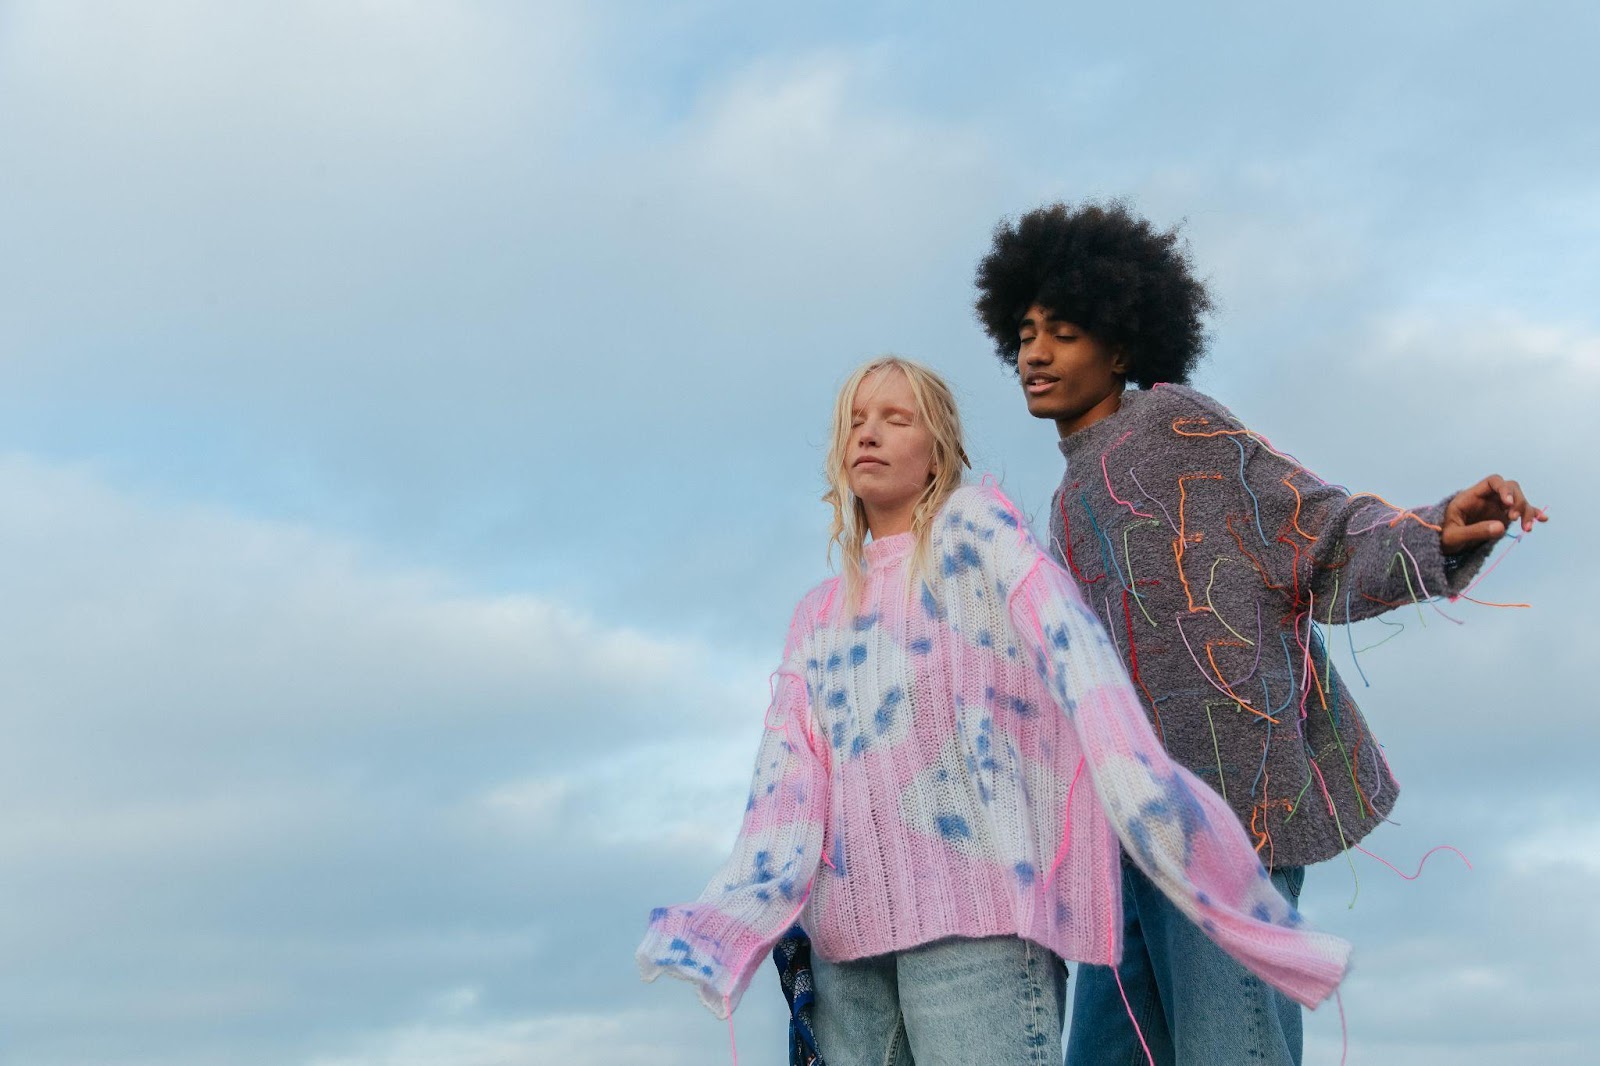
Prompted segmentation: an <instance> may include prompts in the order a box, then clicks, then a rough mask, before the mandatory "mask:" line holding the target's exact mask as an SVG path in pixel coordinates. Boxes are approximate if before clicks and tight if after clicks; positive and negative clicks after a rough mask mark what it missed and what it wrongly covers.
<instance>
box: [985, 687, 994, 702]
mask: <svg viewBox="0 0 1600 1066" xmlns="http://www.w3.org/2000/svg"><path fill="white" fill-rule="evenodd" d="M983 698H984V699H986V700H992V699H994V686H993V685H985V686H983Z"/></svg>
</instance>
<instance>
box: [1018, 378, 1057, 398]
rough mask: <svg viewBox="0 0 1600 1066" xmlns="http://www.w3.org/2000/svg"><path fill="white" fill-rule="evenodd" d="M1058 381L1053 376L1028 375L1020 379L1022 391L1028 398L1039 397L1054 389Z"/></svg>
mask: <svg viewBox="0 0 1600 1066" xmlns="http://www.w3.org/2000/svg"><path fill="white" fill-rule="evenodd" d="M1060 380H1061V379H1060V378H1058V377H1056V376H1055V375H1053V374H1029V375H1028V376H1027V377H1025V378H1023V379H1022V389H1023V391H1024V392H1026V393H1027V394H1028V395H1029V396H1039V395H1041V394H1043V393H1046V392H1049V391H1050V390H1051V389H1053V388H1055V386H1056V383H1057V382H1059V381H1060Z"/></svg>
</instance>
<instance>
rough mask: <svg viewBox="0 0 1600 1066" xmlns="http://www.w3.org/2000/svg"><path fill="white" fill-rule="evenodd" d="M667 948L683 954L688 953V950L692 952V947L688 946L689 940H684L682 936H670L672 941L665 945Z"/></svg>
mask: <svg viewBox="0 0 1600 1066" xmlns="http://www.w3.org/2000/svg"><path fill="white" fill-rule="evenodd" d="M667 950H669V951H681V952H683V953H684V954H688V953H689V952H692V951H693V950H694V949H693V948H691V947H690V946H689V942H688V941H687V940H684V939H683V938H682V937H676V936H675V937H673V938H672V942H671V943H669V944H668V945H667Z"/></svg>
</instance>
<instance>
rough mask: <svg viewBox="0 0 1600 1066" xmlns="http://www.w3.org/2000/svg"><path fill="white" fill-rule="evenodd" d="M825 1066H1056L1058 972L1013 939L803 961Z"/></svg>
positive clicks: (1058, 964) (1062, 1004)
mask: <svg viewBox="0 0 1600 1066" xmlns="http://www.w3.org/2000/svg"><path fill="white" fill-rule="evenodd" d="M811 964H812V971H813V976H814V978H815V983H816V990H817V999H816V1006H815V1008H814V1014H813V1020H814V1022H815V1027H816V1035H817V1050H818V1051H819V1052H821V1054H822V1058H823V1059H824V1060H825V1061H826V1062H827V1063H828V1066H973V1064H974V1063H982V1064H984V1066H1013V1064H1016V1066H1022V1064H1023V1063H1028V1064H1040V1066H1056V1060H1057V1059H1058V1058H1059V1057H1060V1055H1061V1019H1062V1014H1063V1013H1064V1011H1065V1009H1066V983H1067V967H1066V964H1064V963H1063V962H1062V961H1061V960H1060V959H1059V958H1057V957H1056V956H1055V955H1054V954H1053V953H1052V952H1050V951H1049V950H1048V949H1046V948H1042V947H1040V946H1039V945H1038V944H1035V943H1032V942H1031V941H1027V940H1023V939H1021V938H1020V937H1014V936H996V937H984V938H982V939H977V940H968V939H963V938H954V939H950V940H939V941H936V942H934V943H932V944H924V945H922V946H920V947H916V948H911V949H910V950H907V951H898V952H894V953H893V954H889V955H878V956H875V957H873V958H870V959H858V960H856V961H854V962H828V961H827V960H826V959H824V958H822V957H821V956H813V957H812V960H811Z"/></svg>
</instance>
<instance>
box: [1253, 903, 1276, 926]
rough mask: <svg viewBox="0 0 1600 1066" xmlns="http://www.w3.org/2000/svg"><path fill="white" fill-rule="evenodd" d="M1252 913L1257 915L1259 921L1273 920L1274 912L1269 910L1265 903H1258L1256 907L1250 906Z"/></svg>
mask: <svg viewBox="0 0 1600 1066" xmlns="http://www.w3.org/2000/svg"><path fill="white" fill-rule="evenodd" d="M1250 913H1251V914H1252V915H1254V916H1255V919H1256V921H1258V922H1268V923H1270V922H1271V921H1272V912H1271V911H1269V910H1267V905H1266V904H1265V903H1257V904H1256V905H1255V906H1254V907H1251V908H1250Z"/></svg>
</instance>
